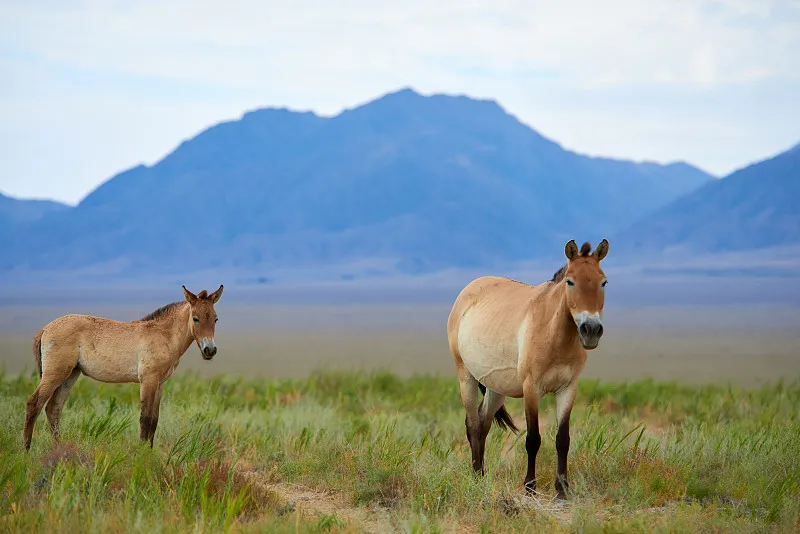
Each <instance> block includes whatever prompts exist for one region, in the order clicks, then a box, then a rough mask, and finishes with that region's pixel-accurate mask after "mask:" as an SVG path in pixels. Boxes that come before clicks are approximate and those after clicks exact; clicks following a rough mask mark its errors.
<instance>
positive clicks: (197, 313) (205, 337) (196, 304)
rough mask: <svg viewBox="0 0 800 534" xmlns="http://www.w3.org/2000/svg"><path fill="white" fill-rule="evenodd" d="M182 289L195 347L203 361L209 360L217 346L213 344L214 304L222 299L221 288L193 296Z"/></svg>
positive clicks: (215, 319)
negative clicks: (188, 308)
mask: <svg viewBox="0 0 800 534" xmlns="http://www.w3.org/2000/svg"><path fill="white" fill-rule="evenodd" d="M181 287H183V296H184V297H186V302H188V303H189V305H190V306H191V308H192V309H191V317H192V320H191V323H190V324H191V328H192V335H193V336H194V340H195V342H196V343H197V346H198V347H200V352H201V353H202V354H203V359H204V360H210V359H211V358H213V357H214V355H215V354H216V353H217V346H216V345H215V344H214V328H215V327H216V324H217V312H216V311H214V304H216V303H217V302H218V301H219V299H220V297H222V286H219V289H217V290H216V291H214V292H213V293H211V294H210V295H209V294H208V293H206V290H205V289H204V290H202V291H201V292H200V293H198V294H197V295H195V294H194V293H192V292H191V291H189V290H188V289H186V287H185V286H181Z"/></svg>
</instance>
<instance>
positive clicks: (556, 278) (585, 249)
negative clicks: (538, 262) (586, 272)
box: [550, 241, 592, 282]
mask: <svg viewBox="0 0 800 534" xmlns="http://www.w3.org/2000/svg"><path fill="white" fill-rule="evenodd" d="M591 253H592V245H591V243H589V242H588V241H587V242H586V243H584V244H583V245H581V250H580V252H578V255H579V256H588V255H589V254H591ZM566 275H567V264H566V263H565V264H564V265H562V266H561V268H560V269H559V270H557V271H556V272H554V273H553V278H551V279H550V281H551V282H560V281H562V280H563V279H564V277H565V276H566Z"/></svg>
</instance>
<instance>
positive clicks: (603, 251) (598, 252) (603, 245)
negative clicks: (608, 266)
mask: <svg viewBox="0 0 800 534" xmlns="http://www.w3.org/2000/svg"><path fill="white" fill-rule="evenodd" d="M606 255H608V240H607V239H603V240H602V241H600V244H599V245H597V248H596V249H594V254H592V256H594V257H595V259H596V260H597V261H602V259H603V258H605V257H606Z"/></svg>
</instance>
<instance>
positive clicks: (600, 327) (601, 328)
mask: <svg viewBox="0 0 800 534" xmlns="http://www.w3.org/2000/svg"><path fill="white" fill-rule="evenodd" d="M596 335H597V337H600V336H602V335H603V325H601V324H599V325H597V334H596Z"/></svg>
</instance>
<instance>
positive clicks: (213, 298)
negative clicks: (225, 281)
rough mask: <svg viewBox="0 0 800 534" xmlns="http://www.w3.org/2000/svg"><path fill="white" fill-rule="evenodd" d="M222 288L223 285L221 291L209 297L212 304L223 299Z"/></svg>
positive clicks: (218, 290)
mask: <svg viewBox="0 0 800 534" xmlns="http://www.w3.org/2000/svg"><path fill="white" fill-rule="evenodd" d="M222 287H223V286H222V284H220V286H219V289H217V290H216V291H214V292H213V293H211V294H210V295H209V296H208V300H210V301H211V303H212V304H216V303H217V302H219V299H220V298H221V297H222Z"/></svg>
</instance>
